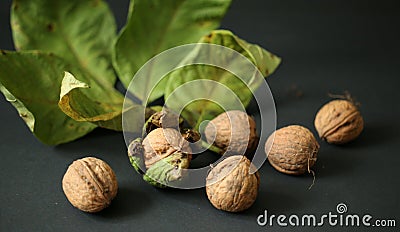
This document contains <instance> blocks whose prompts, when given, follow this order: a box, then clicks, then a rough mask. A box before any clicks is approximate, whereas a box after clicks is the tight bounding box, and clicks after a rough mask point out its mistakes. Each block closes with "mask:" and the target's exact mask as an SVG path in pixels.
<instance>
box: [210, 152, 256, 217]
mask: <svg viewBox="0 0 400 232" xmlns="http://www.w3.org/2000/svg"><path fill="white" fill-rule="evenodd" d="M251 168H254V170H255V167H254V166H252V164H251V162H250V160H249V159H247V158H246V157H245V156H241V155H234V156H230V157H228V158H226V159H224V160H223V161H222V162H220V163H218V164H217V165H216V166H215V167H213V168H212V169H211V171H210V173H209V174H208V176H207V180H206V193H207V197H208V199H209V200H210V202H211V204H212V205H213V206H214V207H215V208H217V209H220V210H224V211H228V212H240V211H243V210H246V209H248V208H249V207H250V206H252V205H253V203H254V201H255V200H256V198H257V194H258V187H259V185H260V177H259V174H258V172H255V173H253V174H250V170H251Z"/></svg>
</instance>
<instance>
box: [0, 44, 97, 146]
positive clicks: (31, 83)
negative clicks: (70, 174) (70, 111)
mask: <svg viewBox="0 0 400 232" xmlns="http://www.w3.org/2000/svg"><path fill="white" fill-rule="evenodd" d="M70 69H71V67H70V66H69V65H67V64H66V62H64V61H63V60H62V59H61V58H59V57H57V56H55V55H52V54H48V53H40V52H18V53H17V52H6V51H1V54H0V70H1V72H0V83H1V84H0V90H1V92H2V93H3V94H4V96H5V97H6V99H7V100H8V101H9V102H10V103H11V104H13V106H14V107H15V108H16V109H17V110H18V112H19V114H20V116H21V117H22V118H23V119H24V121H25V122H26V124H27V125H28V127H29V129H30V130H31V131H32V132H33V133H34V134H35V136H36V137H37V138H38V139H39V140H40V141H42V142H43V143H46V144H50V145H56V144H60V143H66V142H69V141H72V140H75V139H77V138H79V137H81V136H83V135H85V134H87V133H89V132H90V131H92V130H93V129H94V128H95V127H96V125H94V124H92V123H88V122H77V121H75V120H73V119H72V118H70V117H68V116H67V115H65V114H64V113H63V112H62V111H61V110H60V108H59V107H58V104H57V103H58V99H59V95H60V85H61V80H62V78H63V70H70Z"/></svg>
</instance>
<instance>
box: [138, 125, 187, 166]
mask: <svg viewBox="0 0 400 232" xmlns="http://www.w3.org/2000/svg"><path fill="white" fill-rule="evenodd" d="M142 145H143V149H144V164H145V166H146V168H149V167H150V166H152V165H153V164H155V163H156V162H157V161H159V160H161V159H164V158H166V157H168V156H170V155H172V154H173V153H175V152H176V151H179V152H182V153H185V154H187V155H188V158H189V161H190V160H191V159H192V150H191V149H190V146H189V142H188V141H186V140H185V139H184V138H183V137H182V135H181V133H180V132H179V131H177V130H175V129H173V128H157V129H155V130H152V131H151V132H150V133H149V134H148V135H147V136H146V137H145V138H144V140H143V142H142Z"/></svg>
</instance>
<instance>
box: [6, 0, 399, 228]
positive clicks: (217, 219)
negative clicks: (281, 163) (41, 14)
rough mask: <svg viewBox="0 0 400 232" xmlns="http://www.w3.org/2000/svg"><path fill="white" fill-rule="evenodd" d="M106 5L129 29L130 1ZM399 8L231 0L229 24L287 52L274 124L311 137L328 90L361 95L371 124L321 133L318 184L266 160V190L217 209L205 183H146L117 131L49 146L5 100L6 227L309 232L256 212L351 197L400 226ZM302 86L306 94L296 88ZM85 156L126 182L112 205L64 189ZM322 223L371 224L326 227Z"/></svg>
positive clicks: (310, 207) (274, 84) (317, 207)
mask: <svg viewBox="0 0 400 232" xmlns="http://www.w3.org/2000/svg"><path fill="white" fill-rule="evenodd" d="M109 2H110V6H111V8H112V10H113V11H114V13H115V15H116V18H117V22H118V25H119V27H121V26H122V25H123V24H124V21H125V17H126V12H127V7H128V0H123V1H116V0H114V1H111V0H110V1H109ZM10 4H11V1H10V0H6V1H4V0H2V1H1V2H0V14H1V16H0V32H1V34H0V48H1V49H13V46H12V38H11V32H10V26H9V7H10ZM399 10H400V7H399V4H398V3H397V1H396V0H394V1H389V0H381V1H354V0H353V1H349V0H340V1H322V0H279V1H261V0H260V1H235V2H234V3H233V4H232V7H231V9H230V10H229V12H228V14H227V16H226V18H225V19H224V20H223V23H222V28H227V29H230V30H232V31H233V32H235V33H236V34H238V35H239V36H241V37H242V38H244V39H246V40H248V41H250V42H254V43H258V44H260V45H262V46H263V47H265V48H267V49H269V50H271V51H272V52H274V53H276V54H278V55H280V56H281V57H282V58H283V63H282V65H281V67H280V68H279V70H278V71H277V72H276V73H275V74H274V75H273V76H272V77H271V78H270V79H268V83H269V85H270V88H271V90H272V92H273V94H274V97H275V101H276V106H277V114H278V127H282V126H285V125H288V124H301V125H305V126H307V127H308V128H310V129H311V130H312V131H313V132H314V133H315V129H314V127H313V120H314V116H315V113H316V112H317V110H318V109H319V107H320V106H322V105H323V104H324V103H325V102H327V101H328V100H329V98H328V96H327V93H328V92H331V93H341V92H343V91H344V90H348V91H350V92H351V93H352V94H353V96H355V97H356V99H357V100H358V101H359V102H361V103H362V107H361V112H362V114H363V116H364V119H365V125H366V126H365V130H364V132H363V133H362V135H361V136H360V137H359V139H357V140H356V141H355V142H353V143H351V144H348V145H345V146H333V145H328V144H327V143H324V142H322V141H320V143H321V150H320V153H319V157H318V162H317V164H316V166H315V171H316V175H317V179H316V183H315V185H314V187H313V188H312V189H311V190H308V186H309V185H310V184H311V182H312V177H310V176H304V177H293V176H288V175H284V174H281V173H278V172H277V171H275V170H274V169H273V168H272V167H271V166H270V165H269V164H268V163H265V164H264V166H263V167H262V168H261V170H260V174H261V186H260V192H259V197H258V199H257V201H256V203H255V204H254V205H253V207H251V208H250V209H249V210H248V211H246V212H244V213H240V214H232V213H225V212H222V211H219V210H216V209H214V208H213V207H212V206H211V204H210V203H209V202H208V200H207V197H206V195H205V191H204V189H198V190H190V191H188V190H186V191H182V190H159V189H155V188H153V187H151V186H149V185H147V184H146V183H145V182H143V181H142V180H141V177H140V176H139V175H137V174H136V173H135V172H134V170H133V169H132V168H131V166H130V164H129V162H128V158H127V156H126V147H125V144H124V140H123V137H122V134H121V133H116V132H109V131H106V130H102V129H97V130H95V131H94V132H92V133H91V134H89V135H88V136H86V137H84V138H82V139H79V140H77V141H75V142H72V143H69V144H65V145H61V146H57V147H49V146H46V145H43V144H41V143H39V142H38V141H37V140H36V139H35V138H34V137H33V136H32V135H31V133H30V132H29V130H28V128H27V127H26V126H25V124H24V123H23V121H22V120H21V119H20V118H19V117H18V114H17V112H16V110H15V109H14V108H13V107H12V106H11V105H10V104H9V103H7V102H6V101H5V99H4V97H2V96H1V97H0V122H1V126H0V131H1V132H0V141H1V142H0V155H1V156H0V157H1V161H0V181H1V182H0V196H1V198H0V231H55V230H57V231H63V230H65V231H78V230H81V231H110V230H111V229H113V230H121V231H123V230H128V231H145V230H146V231H156V230H157V231H175V230H204V231H222V230H230V231H245V230H251V231H253V230H261V231H266V230H271V229H272V230H274V231H275V230H276V231H278V230H279V231H281V230H282V231H289V230H293V229H295V230H301V231H311V230H313V228H310V227H303V228H280V227H278V226H277V225H275V226H273V227H272V228H269V227H260V226H258V225H257V223H256V218H257V216H258V215H259V214H261V213H263V212H264V210H266V209H267V210H268V213H269V214H281V213H283V214H286V215H289V214H298V215H302V214H310V213H313V214H316V215H321V214H325V213H328V212H329V211H332V212H335V211H336V205H337V204H338V203H340V202H344V203H346V204H347V206H348V209H349V212H350V213H358V214H360V215H363V214H366V213H368V214H371V215H372V216H373V217H374V218H395V219H396V220H397V224H399V223H400V218H399V216H398V215H399V212H398V210H399V209H400V207H399V206H400V202H399V195H400V187H399V177H400V175H399V174H398V169H399V167H398V165H399V164H400V153H399V131H400V125H399V118H400V108H399V103H398V100H399V99H400V98H399V97H400V93H399V91H398V85H399V83H400V82H399V78H400V76H399V67H400V62H399V61H400V58H399V54H400V46H399V42H400V36H399V32H398V31H399V28H400V24H399V18H400V16H399V15H400V14H399ZM155 17H157V16H156V15H155ZM0 71H1V70H0ZM298 92H301V93H302V97H297V96H296V95H297V94H296V93H298ZM261 143H264V141H261ZM89 155H94V156H97V157H99V158H102V159H104V160H105V161H106V162H108V163H109V164H110V165H111V166H112V167H113V169H114V171H115V172H116V175H117V177H118V181H119V186H120V189H119V193H118V196H117V197H116V199H115V200H114V202H113V204H112V205H111V206H110V207H109V208H108V209H106V210H104V211H103V212H101V213H99V214H87V213H83V212H80V211H79V210H76V209H75V208H73V207H72V206H71V205H70V204H69V202H68V201H67V200H66V198H65V196H64V194H63V192H62V189H61V179H62V176H63V174H64V172H65V170H66V168H67V167H68V165H69V164H70V163H71V162H72V161H73V160H74V159H77V158H80V157H83V156H89ZM319 230H320V231H351V230H356V231H357V230H358V231H365V230H366V228H343V227H342V228H341V227H329V226H325V227H324V228H319ZM370 230H371V231H376V230H378V228H370ZM380 230H381V231H395V229H394V228H380Z"/></svg>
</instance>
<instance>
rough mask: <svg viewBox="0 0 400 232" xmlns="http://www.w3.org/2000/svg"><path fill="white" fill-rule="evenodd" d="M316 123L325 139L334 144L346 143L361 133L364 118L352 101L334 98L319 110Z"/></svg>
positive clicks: (319, 132)
mask: <svg viewBox="0 0 400 232" xmlns="http://www.w3.org/2000/svg"><path fill="white" fill-rule="evenodd" d="M314 125H315V128H316V129H317V131H318V134H319V136H320V137H321V138H322V139H323V140H326V141H327V142H328V143H333V144H344V143H348V142H350V141H352V140H354V139H356V138H357V137H358V136H359V135H360V134H361V132H362V130H363V128H364V120H363V118H362V116H361V114H360V111H359V110H358V109H357V107H356V106H355V105H354V104H353V103H352V102H350V101H348V100H333V101H330V102H328V103H327V104H325V105H324V106H323V107H322V108H321V109H320V110H319V111H318V113H317V115H316V116H315V121H314Z"/></svg>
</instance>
